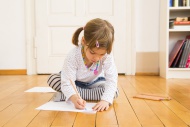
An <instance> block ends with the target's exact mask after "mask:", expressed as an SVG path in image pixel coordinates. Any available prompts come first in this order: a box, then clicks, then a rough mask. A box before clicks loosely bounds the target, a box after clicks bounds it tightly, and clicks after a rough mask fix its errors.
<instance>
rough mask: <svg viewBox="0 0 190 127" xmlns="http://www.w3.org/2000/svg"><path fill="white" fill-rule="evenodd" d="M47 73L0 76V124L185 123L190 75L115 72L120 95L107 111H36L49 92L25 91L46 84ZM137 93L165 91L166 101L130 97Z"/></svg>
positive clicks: (164, 126) (155, 126)
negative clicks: (134, 74)
mask: <svg viewBox="0 0 190 127" xmlns="http://www.w3.org/2000/svg"><path fill="white" fill-rule="evenodd" d="M47 78H48V75H34V76H26V75H12V76H11V75H6V76H3V75H1V76H0V127H189V126H190V94H189V93H190V79H168V80H166V79H164V78H161V77H159V76H119V80H118V88H119V91H120V95H119V97H118V98H117V99H115V100H114V103H113V105H112V106H111V107H110V108H109V110H108V111H104V112H97V113H96V114H87V113H76V112H59V111H40V110H36V109H35V108H37V107H39V106H40V105H42V104H44V103H46V102H48V101H49V100H51V99H52V96H53V93H26V92H24V91H25V90H27V89H30V88H32V87H35V86H47V83H46V81H47ZM139 93H149V94H156V95H167V96H170V97H171V100H170V101H152V100H144V99H137V98H133V96H134V95H137V94H139Z"/></svg>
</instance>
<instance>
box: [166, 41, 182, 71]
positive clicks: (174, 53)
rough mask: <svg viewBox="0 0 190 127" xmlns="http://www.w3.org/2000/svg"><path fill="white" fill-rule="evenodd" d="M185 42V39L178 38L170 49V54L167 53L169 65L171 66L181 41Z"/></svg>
mask: <svg viewBox="0 0 190 127" xmlns="http://www.w3.org/2000/svg"><path fill="white" fill-rule="evenodd" d="M184 42H185V40H178V41H177V42H176V44H175V46H174V48H173V49H172V51H171V53H170V55H169V67H171V65H172V63H173V61H174V59H175V58H176V56H177V54H178V52H179V50H180V48H181V47H182V45H183V43H184Z"/></svg>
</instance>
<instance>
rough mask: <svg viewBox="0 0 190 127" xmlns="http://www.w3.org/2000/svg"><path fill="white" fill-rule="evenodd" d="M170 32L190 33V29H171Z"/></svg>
mask: <svg viewBox="0 0 190 127" xmlns="http://www.w3.org/2000/svg"><path fill="white" fill-rule="evenodd" d="M169 32H190V29H169Z"/></svg>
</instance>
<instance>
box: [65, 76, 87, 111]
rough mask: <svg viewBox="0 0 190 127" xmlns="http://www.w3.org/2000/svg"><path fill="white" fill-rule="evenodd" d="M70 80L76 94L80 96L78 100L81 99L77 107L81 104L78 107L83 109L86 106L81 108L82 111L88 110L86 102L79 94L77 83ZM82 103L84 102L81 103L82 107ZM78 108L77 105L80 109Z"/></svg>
mask: <svg viewBox="0 0 190 127" xmlns="http://www.w3.org/2000/svg"><path fill="white" fill-rule="evenodd" d="M69 80H70V82H71V85H72V87H73V89H74V90H75V92H76V94H77V96H78V99H80V101H79V102H78V103H77V105H78V104H79V105H78V106H82V107H83V106H84V107H83V108H80V109H84V110H86V108H85V104H86V101H85V100H83V99H82V98H81V96H80V94H79V93H78V91H77V88H76V85H75V83H74V82H73V81H72V80H71V79H69ZM81 100H82V101H81ZM80 102H82V103H81V104H82V105H81V104H80ZM74 104H75V103H74ZM78 106H76V105H75V107H76V108H78Z"/></svg>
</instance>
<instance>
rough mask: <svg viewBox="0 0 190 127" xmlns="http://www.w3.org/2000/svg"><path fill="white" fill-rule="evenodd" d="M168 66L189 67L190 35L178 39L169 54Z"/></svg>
mask: <svg viewBox="0 0 190 127" xmlns="http://www.w3.org/2000/svg"><path fill="white" fill-rule="evenodd" d="M169 67H170V68H190V35H188V36H187V37H186V39H184V40H178V41H177V43H176V44H175V46H174V48H173V49H172V51H171V52H170V55H169Z"/></svg>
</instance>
